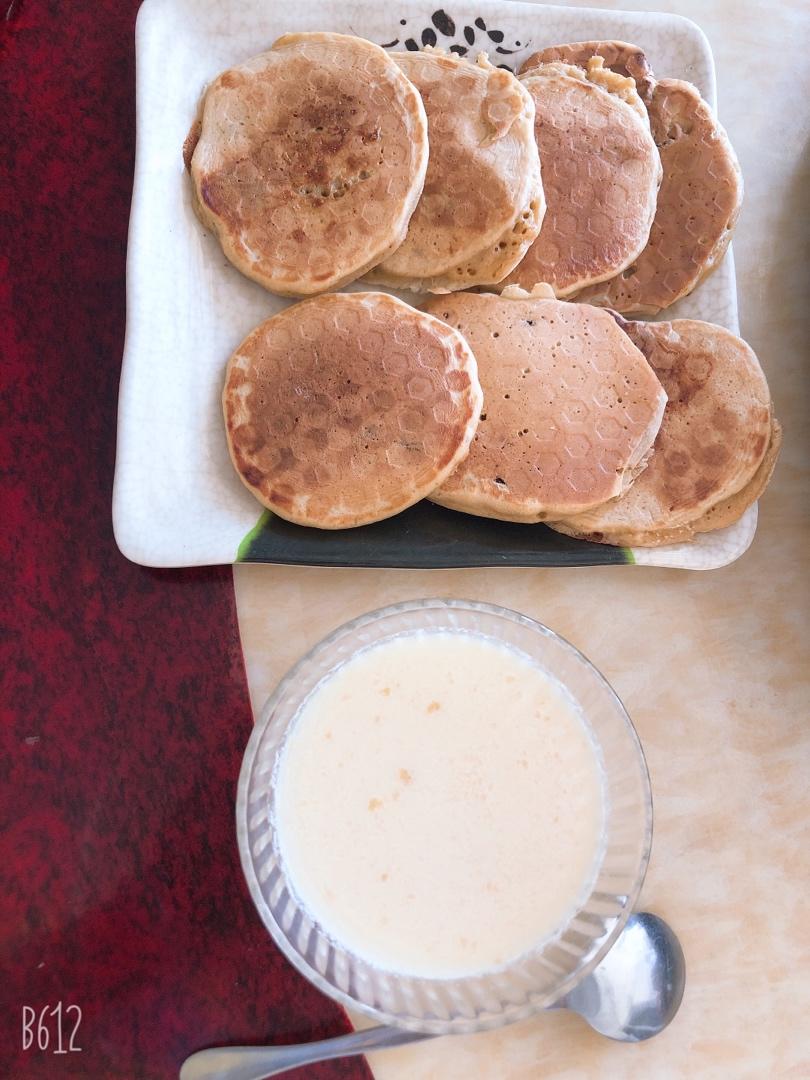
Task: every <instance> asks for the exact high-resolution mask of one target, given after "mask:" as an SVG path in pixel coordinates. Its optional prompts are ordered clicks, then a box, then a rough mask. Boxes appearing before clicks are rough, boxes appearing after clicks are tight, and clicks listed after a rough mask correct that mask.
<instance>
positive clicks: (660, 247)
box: [577, 79, 743, 315]
mask: <svg viewBox="0 0 810 1080" xmlns="http://www.w3.org/2000/svg"><path fill="white" fill-rule="evenodd" d="M649 114H650V124H651V126H652V132H653V137H654V138H655V142H656V145H657V146H658V149H659V152H660V154H661V162H662V165H663V168H664V179H663V181H662V183H661V190H660V191H659V193H658V209H657V211H656V215H655V220H654V221H653V224H652V229H651V230H650V240H649V243H648V244H647V247H646V248H645V249H644V251H643V252H642V253H641V255H640V256H639V258H638V259H637V260H635V261H634V262H633V263H631V265H630V266H628V267H627V269H626V270H625V271H624V272H623V273H622V274H620V275H619V276H618V277H616V278H614V279H613V280H612V281H610V282H606V283H604V284H602V285H597V286H594V287H593V288H590V289H587V290H585V291H584V292H582V293H580V294H578V297H577V299H582V300H585V301H587V303H589V304H602V305H605V306H607V307H612V308H614V309H615V310H616V311H621V312H623V313H625V314H640V315H655V314H657V313H658V312H659V311H662V310H663V309H665V308H668V307H670V306H671V305H672V304H674V303H675V301H676V300H680V299H681V297H684V296H688V295H689V293H690V292H692V290H693V289H694V288H695V287H696V286H697V285H699V284H700V282H701V281H702V280H703V279H704V278H705V277H707V276H708V275H709V274H710V273H711V272H712V270H714V269H715V267H716V266H717V265H718V264H719V262H720V261H721V259H722V258H723V255H725V252H726V248H727V247H728V245H729V242H730V241H731V234H732V231H733V229H734V226H735V225H736V223H737V218H738V217H739V214H740V207H741V206H742V198H743V181H742V174H741V172H740V166H739V163H738V161H737V157H736V155H735V153H734V150H733V148H732V146H731V143H730V142H729V141H728V136H727V135H726V133H725V131H724V130H723V128H722V127H721V126H720V124H719V123H718V121H717V119H716V118H715V116H714V113H713V112H712V111H711V109H710V108H709V106H708V105H707V104H706V102H705V101H704V100H703V98H702V97H701V96H700V93H699V92H698V90H697V89H696V88H695V87H694V86H692V84H691V83H687V82H680V81H678V80H676V79H662V80H661V82H659V83H656V85H655V89H654V90H653V93H652V99H651V101H650V104H649Z"/></svg>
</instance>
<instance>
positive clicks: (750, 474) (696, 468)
mask: <svg viewBox="0 0 810 1080" xmlns="http://www.w3.org/2000/svg"><path fill="white" fill-rule="evenodd" d="M619 321H620V324H621V325H622V326H623V327H624V329H625V331H626V333H627V334H628V336H629V337H630V339H631V340H632V341H634V342H635V344H636V345H638V347H639V348H640V349H641V350H642V351H643V352H644V354H645V356H646V357H647V359H648V360H649V362H650V365H651V366H652V368H653V369H654V371H655V372H656V374H657V375H658V377H659V379H660V380H661V382H662V384H663V386H664V389H665V390H666V392H667V396H668V399H669V400H668V403H667V407H666V410H665V412H664V418H663V421H662V423H661V429H660V431H659V433H658V437H657V438H656V440H655V447H654V450H653V454H652V457H651V458H650V460H649V462H648V464H647V467H646V469H645V470H644V472H643V473H642V474H641V475H640V476H639V477H638V479H637V480H636V482H635V483H634V484H633V486H632V488H630V489H629V490H628V491H627V492H625V493H624V494H623V495H622V496H620V497H619V498H617V499H614V500H613V501H612V502H610V503H606V504H605V505H604V506H601V507H598V508H597V509H595V510H591V511H589V512H588V513H586V514H580V515H576V516H567V515H566V517H565V518H564V519H561V520H555V521H550V522H549V525H551V527H552V528H553V529H557V530H558V531H559V532H565V533H567V534H569V535H572V536H578V537H582V538H587V539H591V540H597V541H600V542H602V543H617V544H622V545H624V544H632V545H635V546H647V545H649V546H657V545H659V544H662V543H676V542H680V541H682V540H689V539H692V538H693V536H694V533H695V532H696V531H704V530H707V529H711V528H723V527H724V526H725V525H728V524H732V523H733V521H734V520H736V519H737V518H738V517H740V516H741V515H742V513H743V512H744V511H745V510H746V509H747V507H748V506H749V505H750V504H751V502H753V501H754V500H755V499H756V498H758V497H759V495H760V494H761V492H762V490H763V489H764V486H765V484H767V482H768V479H769V478H770V473H771V471H772V469H773V463H774V461H775V458H776V454H777V453H778V450H779V445H780V442H781V428H780V427H779V425H778V424H776V423H775V422H774V421H773V417H772V410H771V399H770V393H769V391H768V385H767V382H766V381H765V376H764V375H763V373H762V369H761V368H760V366H759V362H758V360H757V358H756V356H755V355H754V353H753V351H752V350H751V348H750V347H749V346H748V345H746V343H745V342H744V341H742V340H741V339H740V338H738V337H736V336H735V335H734V334H732V333H730V332H729V331H728V330H725V329H724V328H723V327H720V326H714V325H712V324H711V323H704V322H697V321H693V320H690V319H680V320H676V321H675V322H671V323H665V322H661V323H644V322H625V321H624V320H623V319H620V320H619Z"/></svg>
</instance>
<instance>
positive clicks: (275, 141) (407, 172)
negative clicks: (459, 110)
mask: <svg viewBox="0 0 810 1080" xmlns="http://www.w3.org/2000/svg"><path fill="white" fill-rule="evenodd" d="M184 153H185V156H186V160H187V161H189V162H190V173H191V178H192V181H193V185H194V195H195V209H196V211H197V213H198V215H199V217H200V220H201V221H202V223H203V224H204V225H205V226H206V227H208V228H210V229H212V230H213V231H214V232H215V233H216V234H217V236H218V237H219V240H220V243H221V244H222V249H223V251H224V252H225V254H226V255H227V257H228V258H229V259H230V260H231V262H232V263H233V264H234V265H235V266H236V267H238V269H239V270H241V271H242V273H244V274H247V276H248V277H251V278H253V279H254V280H255V281H258V282H259V284H260V285H263V286H264V287H265V288H266V289H269V290H270V291H271V292H275V293H279V294H280V295H282V296H309V295H312V294H315V293H321V292H325V291H326V290H328V289H337V288H339V287H340V286H341V285H344V284H346V283H347V282H349V281H352V280H353V279H354V278H357V277H359V276H360V275H361V274H364V273H365V272H366V270H368V269H370V268H371V267H372V266H374V265H375V264H376V263H378V262H379V261H380V260H382V259H384V258H385V257H386V256H387V255H389V254H390V253H391V252H392V251H394V250H395V248H397V247H398V246H399V245H400V244H401V243H402V241H403V239H404V238H405V233H406V230H407V227H408V221H409V219H410V216H411V214H412V213H413V210H414V207H415V206H416V203H417V201H418V199H419V195H420V193H421V191H422V185H423V183H424V178H425V170H426V168H427V159H428V143H427V118H426V116H425V110H424V108H423V106H422V102H421V99H420V97H419V94H418V93H417V91H416V90H415V88H414V87H413V86H412V85H411V84H410V83H409V82H408V80H407V79H406V78H405V76H404V75H403V74H402V72H401V70H400V69H399V67H398V66H397V64H396V63H395V62H394V61H393V60H392V59H391V58H390V57H389V56H388V55H387V54H386V53H385V52H384V51H383V50H382V49H381V48H379V47H378V46H377V45H372V44H371V42H369V41H364V40H363V39H362V38H356V37H348V36H345V35H342V34H287V35H285V36H284V37H282V38H279V39H278V41H276V43H275V44H274V45H273V47H272V48H271V49H270V50H269V51H268V52H264V53H262V54H261V55H260V56H256V57H254V58H253V59H251V60H247V61H246V62H245V63H243V64H240V65H239V66H238V67H235V68H232V69H230V70H229V71H226V72H224V73H223V74H222V75H220V76H219V77H218V78H217V79H215V80H214V82H213V83H212V84H211V86H210V87H209V88H208V90H207V92H206V94H205V98H204V100H203V103H202V111H201V116H200V118H199V122H198V125H197V126H195V128H193V129H192V132H191V133H190V135H189V139H188V140H187V141H186V146H185V148H184Z"/></svg>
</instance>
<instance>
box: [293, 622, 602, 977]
mask: <svg viewBox="0 0 810 1080" xmlns="http://www.w3.org/2000/svg"><path fill="white" fill-rule="evenodd" d="M276 785H277V790H276V828H277V831H278V840H279V849H280V854H281V858H282V862H283V863H284V865H285V866H286V869H287V874H288V877H289V881H290V884H291V886H292V888H293V890H294V891H295V893H296V894H297V896H298V899H299V901H300V902H301V904H302V905H303V907H304V908H305V909H306V910H307V911H308V912H309V914H310V915H311V916H312V917H313V918H314V919H315V920H316V921H317V922H318V923H319V924H320V925H321V926H322V927H323V929H324V930H325V931H326V932H327V933H328V934H329V935H330V936H331V937H333V938H334V939H335V940H336V941H339V942H341V943H342V944H343V946H345V947H346V948H347V949H349V950H350V951H351V952H353V953H355V954H356V955H357V956H361V957H363V958H364V959H366V960H367V961H368V962H369V963H372V964H375V965H377V966H379V967H382V968H385V969H389V970H391V971H396V972H400V973H406V974H409V975H421V976H425V977H431V978H452V977H458V976H461V975H471V974H474V973H477V972H480V971H483V970H487V969H490V968H495V967H499V966H501V965H503V964H505V963H507V962H508V961H510V960H513V959H514V958H515V957H517V956H519V955H520V954H521V953H523V952H526V951H527V950H529V949H531V948H532V947H534V946H535V945H537V944H538V943H539V942H541V941H543V940H544V939H546V938H548V937H549V936H550V935H551V934H553V933H554V931H555V930H556V929H557V928H558V926H559V925H560V923H561V922H562V921H563V920H564V919H565V918H566V916H567V915H568V914H569V912H570V911H571V910H572V909H573V908H575V906H576V904H577V903H578V901H579V900H580V899H581V897H582V894H583V891H584V889H585V888H586V887H587V886H588V885H589V884H590V882H591V879H592V878H593V876H594V872H595V869H596V865H597V860H598V858H599V854H600V849H601V842H602V825H603V809H602V800H603V794H602V769H601V765H600V762H599V757H598V752H597V747H596V745H595V742H594V740H593V738H592V736H591V734H590V732H589V730H588V728H587V725H586V722H585V720H584V718H583V716H582V715H581V713H580V711H579V709H578V708H577V705H576V703H575V701H574V700H573V698H572V697H571V696H570V695H569V694H568V693H567V692H566V691H565V690H564V689H563V687H562V686H561V685H560V684H559V683H558V682H556V681H555V680H554V679H553V678H552V677H551V676H550V675H549V674H548V673H547V672H545V671H543V669H542V668H540V667H539V666H538V665H537V664H535V663H534V662H533V661H532V660H531V659H530V658H529V657H527V656H526V655H525V654H522V653H519V652H517V651H516V650H514V649H512V648H510V647H509V646H507V645H503V644H501V643H500V642H498V641H497V640H494V639H492V638H487V637H483V636H479V635H476V634H471V633H469V632H467V631H456V632H452V631H447V630H440V631H432V632H431V631H425V630H418V631H415V632H412V633H408V634H404V635H402V636H400V637H395V638H392V639H390V640H388V641H383V642H381V643H380V644H377V645H371V646H370V647H368V648H367V649H365V650H363V651H362V652H360V653H358V654H357V655H356V656H354V657H352V658H351V659H349V660H348V661H347V662H346V663H345V664H344V665H343V666H342V667H340V668H338V669H337V671H335V672H334V674H332V675H331V676H330V677H328V678H327V679H326V680H325V681H324V682H323V683H322V684H321V685H320V686H319V687H317V688H316V689H315V691H314V692H313V693H312V694H311V695H310V697H309V698H308V699H307V701H305V702H304V704H303V706H302V708H301V711H300V713H299V715H298V717H297V718H296V721H295V723H294V725H293V727H292V729H291V731H290V734H289V736H288V738H287V740H286V744H285V746H284V749H283V751H282V754H281V757H280V761H279V767H278V773H277V776H276Z"/></svg>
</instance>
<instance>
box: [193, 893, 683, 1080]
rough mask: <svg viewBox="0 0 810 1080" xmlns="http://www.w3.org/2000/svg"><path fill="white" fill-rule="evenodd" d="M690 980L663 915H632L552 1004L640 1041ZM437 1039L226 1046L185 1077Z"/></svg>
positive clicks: (386, 1032)
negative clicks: (607, 946) (605, 949)
mask: <svg viewBox="0 0 810 1080" xmlns="http://www.w3.org/2000/svg"><path fill="white" fill-rule="evenodd" d="M685 981H686V967H685V964H684V959H683V950H682V949H681V946H680V942H679V941H678V939H677V937H676V936H675V934H674V932H673V931H672V929H671V928H670V927H669V926H668V925H667V924H666V923H665V922H664V920H663V919H659V918H658V916H657V915H650V914H649V913H647V912H638V913H635V914H633V915H631V916H630V918H629V919H628V921H627V925H626V926H625V928H624V930H623V931H622V933H621V934H620V935H619V937H618V939H617V941H616V942H615V944H614V945H613V947H612V948H611V949H610V951H609V952H608V954H607V956H606V957H605V958H604V960H602V962H601V964H599V965H598V966H597V967H595V968H594V970H593V971H592V972H591V973H590V975H588V976H586V977H585V978H584V979H583V980H582V982H581V983H579V984H578V985H577V986H576V987H575V988H574V989H573V990H572V991H571V992H570V994H566V995H565V997H563V998H561V999H560V1000H559V1001H557V1002H555V1003H554V1005H552V1006H551V1008H553V1009H570V1010H571V1011H572V1012H576V1013H579V1015H580V1016H581V1017H582V1018H583V1019H584V1020H586V1021H587V1022H588V1023H589V1024H590V1026H591V1027H592V1028H593V1029H594V1030H595V1031H598V1032H600V1034H602V1035H607V1037H608V1038H609V1039H617V1040H619V1041H620V1042H641V1041H642V1040H643V1039H649V1038H652V1036H653V1035H657V1034H658V1032H659V1031H663V1030H664V1028H665V1027H666V1026H667V1024H668V1023H669V1022H670V1020H672V1018H673V1017H674V1015H675V1013H676V1012H677V1011H678V1006H679V1005H680V1004H681V998H682V997H683V988H684V983H685ZM434 1037H435V1036H432V1035H427V1034H425V1032H422V1031H405V1030H404V1029H403V1028H398V1027H375V1028H368V1029H367V1030H366V1031H354V1032H352V1033H351V1034H349V1035H341V1036H339V1037H338V1038H336V1039H323V1040H321V1041H320V1042H311V1043H299V1044H298V1045H295V1046H221V1047H213V1048H212V1049H210V1050H200V1051H198V1052H197V1053H196V1054H192V1055H191V1056H190V1057H188V1058H186V1060H185V1061H184V1062H183V1066H182V1068H181V1069H180V1080H265V1078H266V1077H269V1076H277V1075H278V1073H283V1072H286V1071H287V1070H288V1069H294V1068H297V1067H299V1066H301V1065H311V1064H313V1063H314V1062H316V1061H328V1060H330V1059H331V1058H341V1057H350V1056H352V1055H353V1054H364V1053H366V1051H367V1050H381V1049H383V1048H384V1047H389V1046H401V1045H402V1044H403V1043H410V1042H418V1041H419V1040H421V1039H431V1038H434Z"/></svg>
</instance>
